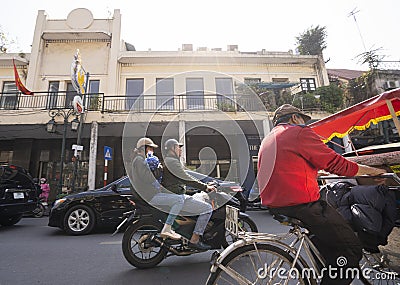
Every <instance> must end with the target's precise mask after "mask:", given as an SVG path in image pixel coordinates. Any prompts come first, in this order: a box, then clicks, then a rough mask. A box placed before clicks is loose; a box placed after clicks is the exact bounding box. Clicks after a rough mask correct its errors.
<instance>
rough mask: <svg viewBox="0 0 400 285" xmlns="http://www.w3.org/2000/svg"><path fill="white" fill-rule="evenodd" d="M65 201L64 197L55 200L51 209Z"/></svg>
mask: <svg viewBox="0 0 400 285" xmlns="http://www.w3.org/2000/svg"><path fill="white" fill-rule="evenodd" d="M65 201H67V199H65V198H63V199H58V200H56V201H55V202H54V205H53V209H55V208H57V207H59V206H60V205H61V204H62V203H64V202H65Z"/></svg>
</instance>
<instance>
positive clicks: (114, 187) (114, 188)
mask: <svg viewBox="0 0 400 285" xmlns="http://www.w3.org/2000/svg"><path fill="white" fill-rule="evenodd" d="M110 189H111V190H112V191H113V192H115V193H118V190H117V184H113V185H111V187H110Z"/></svg>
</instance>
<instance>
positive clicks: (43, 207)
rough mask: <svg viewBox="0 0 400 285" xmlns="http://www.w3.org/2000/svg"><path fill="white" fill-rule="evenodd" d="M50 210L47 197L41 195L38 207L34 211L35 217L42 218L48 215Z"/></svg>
mask: <svg viewBox="0 0 400 285" xmlns="http://www.w3.org/2000/svg"><path fill="white" fill-rule="evenodd" d="M49 211H50V208H49V205H48V203H47V202H46V201H45V198H43V197H41V198H40V200H39V202H38V204H37V206H36V209H35V210H33V211H32V214H33V217H35V218H41V217H43V216H44V215H48V214H49Z"/></svg>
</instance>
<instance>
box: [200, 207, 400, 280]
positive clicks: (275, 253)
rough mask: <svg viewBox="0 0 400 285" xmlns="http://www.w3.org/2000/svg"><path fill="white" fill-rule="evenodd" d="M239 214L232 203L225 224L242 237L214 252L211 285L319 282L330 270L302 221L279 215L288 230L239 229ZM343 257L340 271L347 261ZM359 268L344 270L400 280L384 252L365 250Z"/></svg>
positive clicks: (368, 277)
mask: <svg viewBox="0 0 400 285" xmlns="http://www.w3.org/2000/svg"><path fill="white" fill-rule="evenodd" d="M237 217H238V212H237V210H236V209H234V208H232V207H229V206H228V207H227V215H226V221H225V227H226V230H227V231H229V232H230V233H231V234H232V235H235V236H237V238H238V241H236V242H235V243H233V244H231V245H230V246H229V247H228V248H226V249H225V250H224V251H223V252H222V253H220V254H219V253H218V254H214V255H213V259H212V266H211V269H210V271H211V273H210V275H209V277H208V280H207V283H206V284H207V285H223V284H240V285H250V284H251V285H254V284H318V283H319V282H320V281H321V279H322V277H323V274H327V272H326V265H325V261H324V258H323V257H322V255H321V253H320V252H319V251H318V249H317V248H316V246H315V245H314V244H313V242H312V241H311V239H310V237H309V232H308V231H307V229H305V228H304V225H303V224H302V222H301V221H299V220H297V219H294V218H289V217H286V216H283V215H276V216H274V218H275V219H276V220H278V221H279V222H280V223H281V224H284V225H288V226H290V229H289V231H288V232H287V233H283V234H268V233H248V232H242V231H239V226H238V223H237V220H238V219H237ZM341 258H342V259H339V258H338V260H337V265H338V267H339V268H338V269H339V270H338V272H339V271H340V266H341V265H344V263H345V262H346V259H345V258H344V257H341ZM357 272H358V275H357V273H356V272H355V271H351V272H343V274H355V276H354V277H355V278H356V279H359V280H360V281H361V282H362V283H364V284H400V277H399V274H398V273H396V272H395V271H393V270H391V269H390V268H389V267H388V264H387V259H386V258H384V256H381V255H377V254H370V253H368V252H366V251H364V252H363V259H362V260H361V262H360V270H359V271H357ZM349 276H351V275H349ZM386 281H387V282H386Z"/></svg>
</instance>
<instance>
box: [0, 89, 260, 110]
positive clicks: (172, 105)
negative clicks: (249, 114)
mask: <svg viewBox="0 0 400 285" xmlns="http://www.w3.org/2000/svg"><path fill="white" fill-rule="evenodd" d="M75 95H76V92H66V91H59V92H35V94H34V95H24V94H22V93H20V92H3V93H0V110H25V109H43V110H46V109H62V108H71V107H72V100H73V98H74V96H75ZM83 103H84V106H85V109H86V110H88V111H101V112H129V111H135V112H182V111H197V110H201V111H205V110H206V111H212V110H215V111H217V110H220V111H224V112H243V111H262V110H263V106H262V104H260V101H259V100H255V98H254V97H252V96H248V95H243V94H225V95H219V94H206V95H198V94H183V95H161V96H160V95H143V96H124V95H115V96H112V95H104V93H87V94H85V95H84V96H83Z"/></svg>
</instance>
